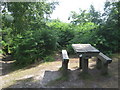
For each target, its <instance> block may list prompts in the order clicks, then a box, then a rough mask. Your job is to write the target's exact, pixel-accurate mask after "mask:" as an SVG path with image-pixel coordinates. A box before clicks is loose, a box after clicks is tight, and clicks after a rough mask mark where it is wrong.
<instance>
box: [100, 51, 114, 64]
mask: <svg viewBox="0 0 120 90" xmlns="http://www.w3.org/2000/svg"><path fill="white" fill-rule="evenodd" d="M98 58H99V59H100V60H101V61H102V62H104V63H108V64H109V63H111V62H112V59H111V58H109V57H107V56H106V55H104V54H103V53H101V52H100V53H99V55H98Z"/></svg>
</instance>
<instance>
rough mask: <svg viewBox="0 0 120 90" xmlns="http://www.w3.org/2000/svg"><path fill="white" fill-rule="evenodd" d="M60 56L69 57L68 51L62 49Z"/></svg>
mask: <svg viewBox="0 0 120 90" xmlns="http://www.w3.org/2000/svg"><path fill="white" fill-rule="evenodd" d="M62 57H63V59H69V57H68V53H67V51H66V50H62Z"/></svg>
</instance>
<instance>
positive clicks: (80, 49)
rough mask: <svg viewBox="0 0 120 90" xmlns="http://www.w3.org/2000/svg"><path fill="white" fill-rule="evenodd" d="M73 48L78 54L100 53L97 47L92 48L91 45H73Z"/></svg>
mask: <svg viewBox="0 0 120 90" xmlns="http://www.w3.org/2000/svg"><path fill="white" fill-rule="evenodd" d="M72 47H73V49H74V51H75V52H77V53H99V52H100V51H99V50H97V49H96V48H95V47H93V46H91V44H72Z"/></svg>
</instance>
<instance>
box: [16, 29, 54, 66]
mask: <svg viewBox="0 0 120 90" xmlns="http://www.w3.org/2000/svg"><path fill="white" fill-rule="evenodd" d="M31 33H32V34H31V35H30V34H28V33H27V35H25V36H24V37H23V38H18V39H17V40H16V43H18V42H19V43H18V44H17V45H16V48H15V50H14V59H16V64H20V65H23V64H31V63H34V62H35V61H36V60H39V59H40V60H42V59H43V58H45V59H46V61H47V60H48V59H49V58H50V57H49V58H48V57H46V56H48V55H51V54H52V53H53V51H54V50H55V48H56V39H55V35H54V32H53V31H51V30H47V29H46V30H38V31H34V32H31Z"/></svg>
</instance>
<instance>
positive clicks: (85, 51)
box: [72, 44, 100, 73]
mask: <svg viewBox="0 0 120 90" xmlns="http://www.w3.org/2000/svg"><path fill="white" fill-rule="evenodd" d="M72 47H73V49H74V51H75V52H76V53H77V54H78V55H79V68H80V69H82V71H83V73H88V59H89V58H91V57H92V56H98V54H99V53H100V51H99V50H97V49H96V48H95V47H93V46H91V44H72Z"/></svg>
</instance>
